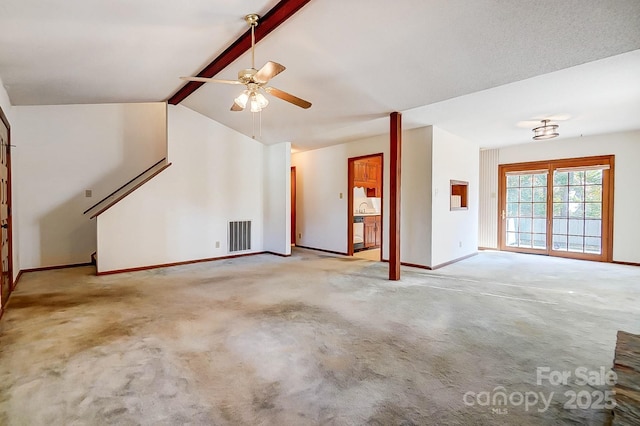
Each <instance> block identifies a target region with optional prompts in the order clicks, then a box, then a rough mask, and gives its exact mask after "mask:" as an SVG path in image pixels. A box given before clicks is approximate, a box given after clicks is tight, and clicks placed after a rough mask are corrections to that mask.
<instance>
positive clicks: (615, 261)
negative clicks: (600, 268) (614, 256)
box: [611, 260, 640, 266]
mask: <svg viewBox="0 0 640 426" xmlns="http://www.w3.org/2000/svg"><path fill="white" fill-rule="evenodd" d="M611 263H615V264H617V265H629V266H640V263H635V262H619V261H617V260H613V261H612V262H611Z"/></svg>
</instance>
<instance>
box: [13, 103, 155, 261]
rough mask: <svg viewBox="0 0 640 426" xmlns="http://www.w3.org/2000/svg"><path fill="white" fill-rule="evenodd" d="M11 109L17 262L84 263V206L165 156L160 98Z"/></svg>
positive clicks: (90, 242)
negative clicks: (88, 195)
mask: <svg viewBox="0 0 640 426" xmlns="http://www.w3.org/2000/svg"><path fill="white" fill-rule="evenodd" d="M12 112H13V123H12V136H13V143H14V145H16V146H17V147H16V148H15V149H14V152H16V153H17V155H15V158H14V162H13V175H14V177H15V183H16V184H15V185H14V194H16V199H15V201H16V202H17V206H16V207H17V210H16V211H17V212H18V214H19V222H18V226H17V227H16V228H15V230H16V232H17V235H18V238H19V243H18V245H17V246H18V247H19V256H20V264H19V268H20V269H28V268H36V267H43V266H55V265H66V264H74V263H84V262H89V261H90V256H91V253H93V252H94V251H95V249H96V231H95V221H91V220H90V219H89V217H88V216H87V215H83V214H82V212H83V211H84V210H86V209H87V208H88V207H90V206H91V205H92V204H94V203H95V202H97V201H99V200H100V199H101V198H102V197H104V196H106V195H108V194H109V193H110V192H111V191H113V190H115V189H116V188H118V187H119V186H120V185H122V184H124V183H125V182H127V181H128V180H130V179H131V178H133V177H135V176H136V175H137V174H139V173H140V172H142V171H143V170H145V169H146V168H147V167H149V166H151V165H152V164H153V163H155V162H156V161H158V160H160V159H161V158H163V157H164V156H165V155H166V107H165V104H164V103H151V104H108V105H60V106H17V107H13V111H12ZM87 189H91V190H92V191H93V197H92V198H86V197H85V190H87Z"/></svg>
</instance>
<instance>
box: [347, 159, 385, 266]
mask: <svg viewBox="0 0 640 426" xmlns="http://www.w3.org/2000/svg"><path fill="white" fill-rule="evenodd" d="M383 164H384V156H383V154H382V153H378V154H370V155H365V156H360V157H352V158H349V159H348V165H347V167H348V173H347V174H348V185H347V188H349V190H348V194H347V254H348V255H349V256H354V255H357V256H358V257H362V258H365V259H369V260H378V261H380V260H382V241H383V226H382V217H383V210H382V206H383V199H384V198H383V177H384V170H383Z"/></svg>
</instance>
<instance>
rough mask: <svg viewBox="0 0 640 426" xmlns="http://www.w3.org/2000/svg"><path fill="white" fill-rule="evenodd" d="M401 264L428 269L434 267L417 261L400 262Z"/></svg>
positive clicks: (430, 269)
mask: <svg viewBox="0 0 640 426" xmlns="http://www.w3.org/2000/svg"><path fill="white" fill-rule="evenodd" d="M400 264H401V265H402V266H410V267H411V268H420V269H427V270H429V271H432V270H433V268H432V267H431V266H426V265H418V264H417V263H408V262H400Z"/></svg>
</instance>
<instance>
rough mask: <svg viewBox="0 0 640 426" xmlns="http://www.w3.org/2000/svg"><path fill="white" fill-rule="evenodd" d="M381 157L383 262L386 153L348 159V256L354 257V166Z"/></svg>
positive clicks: (381, 242)
mask: <svg viewBox="0 0 640 426" xmlns="http://www.w3.org/2000/svg"><path fill="white" fill-rule="evenodd" d="M371 157H380V260H382V248H383V247H384V232H383V231H384V225H383V223H384V153H383V152H378V153H375V154H367V155H360V156H358V157H350V158H348V159H347V188H348V191H347V256H353V188H354V186H353V181H354V168H353V165H354V163H355V162H356V161H358V160H363V159H365V158H371Z"/></svg>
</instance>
